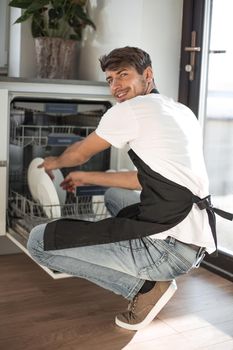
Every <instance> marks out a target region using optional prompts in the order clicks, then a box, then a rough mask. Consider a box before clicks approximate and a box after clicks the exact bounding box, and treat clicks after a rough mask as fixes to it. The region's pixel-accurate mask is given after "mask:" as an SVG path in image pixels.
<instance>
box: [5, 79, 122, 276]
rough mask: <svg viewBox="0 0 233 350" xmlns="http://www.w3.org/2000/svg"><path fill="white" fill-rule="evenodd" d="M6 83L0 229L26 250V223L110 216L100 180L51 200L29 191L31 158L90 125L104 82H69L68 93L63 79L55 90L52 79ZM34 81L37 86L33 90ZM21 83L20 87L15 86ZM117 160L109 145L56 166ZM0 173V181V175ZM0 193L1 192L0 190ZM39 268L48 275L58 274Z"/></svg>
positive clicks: (60, 147)
mask: <svg viewBox="0 0 233 350" xmlns="http://www.w3.org/2000/svg"><path fill="white" fill-rule="evenodd" d="M8 85H9V87H10V89H9V87H8V89H5V90H3V89H2V95H1V88H2V86H1V83H0V100H1V96H2V101H3V102H4V103H5V114H4V115H5V118H6V125H7V126H6V130H5V131H6V135H5V134H4V135H2V138H3V140H2V142H3V141H4V139H5V141H6V143H7V145H5V144H4V145H3V146H4V147H3V149H6V161H5V162H4V159H3V160H2V161H1V162H0V171H4V170H5V171H6V174H5V181H6V189H4V190H5V196H6V198H5V205H6V208H5V209H6V210H5V221H6V222H5V232H1V234H6V235H7V236H8V238H10V239H11V241H13V242H14V243H15V244H17V246H19V247H20V248H21V249H22V250H23V251H24V252H25V253H27V254H29V253H28V252H27V248H26V245H27V240H28V237H29V233H30V231H31V229H32V228H33V227H34V226H36V225H39V224H41V223H46V222H49V221H51V220H54V219H57V218H59V217H62V218H64V217H69V218H77V219H81V220H88V221H97V220H101V219H104V218H106V217H108V216H110V214H109V213H108V211H107V208H106V207H105V204H104V193H105V191H106V188H104V187H101V186H79V187H77V189H76V192H75V193H70V192H66V193H65V195H64V193H63V198H62V199H61V198H60V197H59V199H60V200H59V203H56V204H55V205H54V204H51V205H48V204H46V205H43V204H41V202H39V201H37V200H35V199H33V197H32V194H31V191H30V188H29V184H28V169H29V167H30V164H31V162H32V160H34V159H36V158H38V159H42V158H45V157H47V156H58V155H60V154H61V153H62V152H63V151H64V150H65V149H66V148H67V147H68V146H70V145H71V144H73V143H74V142H76V141H80V140H82V139H84V138H85V137H87V136H88V135H89V134H90V133H91V132H93V131H94V130H95V129H96V127H97V125H98V123H99V121H100V119H101V117H102V116H103V114H104V113H105V112H106V111H107V110H108V108H110V107H111V106H112V105H113V103H114V102H113V101H112V99H111V97H110V95H109V94H108V88H107V87H105V86H104V84H101V83H100V84H97V83H96V85H94V86H92V91H93V92H91V93H90V91H89V90H90V84H87V85H85V84H84V86H83V84H82V85H81V88H82V90H83V88H84V92H83V91H82V93H79V92H78V91H79V86H74V87H73V89H72V87H71V90H72V93H71V92H69V93H64V90H65V88H66V85H63V84H61V86H59V84H58V86H57V85H56V88H57V90H58V92H51V87H54V85H53V84H47V85H46V90H47V91H43V89H41V88H40V85H39V84H38V83H36V84H33V83H32V84H30V88H29V87H28V88H27V91H25V84H23V83H22V84H21V85H19V88H18V91H14V90H13V89H15V86H14V85H13V84H8ZM26 85H27V84H26ZM43 85H44V84H43ZM48 85H50V87H49V86H48ZM38 86H39V88H40V90H39V92H38V91H33V90H37V87H38ZM62 87H63V89H62ZM85 87H86V89H85ZM98 88H99V89H101V95H100V94H99V93H96V91H97V90H98ZM21 89H22V90H23V89H24V91H20V90H21ZM59 89H61V90H59ZM16 90H17V89H16ZM85 90H86V91H85ZM4 96H5V99H4ZM6 97H7V98H6ZM3 107H4V104H3ZM6 146H7V147H6ZM120 152H121V151H120ZM122 160H124V158H122V157H121V155H120V153H119V151H118V150H116V149H114V148H113V147H111V148H109V149H107V150H104V151H103V152H101V153H99V154H96V155H95V156H93V157H92V158H91V159H90V160H89V161H88V162H86V163H85V164H83V165H80V166H76V167H73V168H64V169H61V170H60V171H61V174H62V177H63V178H64V177H65V176H66V175H67V174H68V173H69V172H70V171H75V170H81V171H109V170H110V171H114V170H119V169H120V168H127V164H126V163H125V161H123V162H122ZM1 178H2V180H1V182H2V181H3V177H1ZM0 187H1V184H0ZM3 187H4V184H3V183H2V188H3ZM0 190H1V188H0ZM3 192H4V191H3ZM3 195H4V193H2V194H1V196H3ZM55 206H56V208H55ZM0 214H1V213H0ZM2 215H4V213H2ZM0 216H1V215H0ZM1 231H2V230H1ZM44 269H45V270H46V271H47V272H48V273H49V274H50V275H51V276H52V277H54V278H58V277H63V275H64V274H60V273H56V272H55V271H50V270H49V269H47V268H44Z"/></svg>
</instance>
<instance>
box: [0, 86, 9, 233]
mask: <svg viewBox="0 0 233 350" xmlns="http://www.w3.org/2000/svg"><path fill="white" fill-rule="evenodd" d="M0 116H1V128H0V142H1V143H0V203H1V205H0V235H5V234H6V209H7V205H6V202H7V189H8V182H7V158H8V157H7V152H8V143H9V140H8V125H9V108H8V90H5V89H3V90H2V89H0Z"/></svg>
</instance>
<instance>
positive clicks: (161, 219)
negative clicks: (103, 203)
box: [44, 150, 233, 250]
mask: <svg viewBox="0 0 233 350" xmlns="http://www.w3.org/2000/svg"><path fill="white" fill-rule="evenodd" d="M128 153H129V156H130V158H131V160H132V161H133V163H134V165H135V166H136V168H137V170H138V180H139V182H140V184H141V186H142V191H141V197H140V203H136V204H133V205H130V206H128V207H126V208H123V209H122V210H121V211H120V212H119V213H118V215H117V216H116V217H111V218H107V219H103V220H100V221H97V222H90V221H83V220H78V219H77V220H76V219H69V218H67V219H66V218H64V219H58V220H55V221H52V222H50V223H48V224H47V226H46V229H45V234H44V249H45V250H56V249H64V248H74V247H81V246H89V245H96V244H104V243H113V242H119V241H125V240H131V239H136V238H142V237H146V236H150V235H153V234H156V233H160V232H163V231H166V230H169V229H170V228H172V227H174V226H176V225H178V224H179V223H180V222H181V221H182V220H184V219H185V217H186V216H187V215H188V214H189V212H190V210H191V209H192V206H193V205H197V206H198V208H199V209H200V210H207V213H208V217H209V223H210V226H211V229H212V233H213V237H214V240H215V243H216V246H217V239H216V229H215V213H216V214H218V215H221V216H222V217H224V218H226V219H229V220H233V214H230V213H226V212H224V211H222V210H220V209H216V208H213V206H212V204H211V201H210V196H207V197H205V198H203V199H201V198H199V197H198V196H195V195H193V193H192V192H191V191H190V190H189V189H188V188H186V187H184V186H181V185H179V184H177V183H175V182H173V181H170V180H168V179H166V178H165V177H163V176H162V175H160V174H159V173H157V172H155V171H153V170H152V169H151V168H150V167H149V166H148V165H147V164H145V163H144V162H143V161H142V160H141V159H140V158H139V157H138V156H137V155H136V153H135V152H134V151H133V150H130V151H129V152H128Z"/></svg>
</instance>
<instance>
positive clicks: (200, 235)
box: [96, 94, 215, 253]
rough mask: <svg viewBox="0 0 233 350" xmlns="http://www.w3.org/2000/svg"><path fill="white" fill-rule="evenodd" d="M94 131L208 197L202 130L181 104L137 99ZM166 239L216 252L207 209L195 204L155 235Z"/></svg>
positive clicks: (114, 111)
mask: <svg viewBox="0 0 233 350" xmlns="http://www.w3.org/2000/svg"><path fill="white" fill-rule="evenodd" d="M96 133H97V135H98V136H100V137H101V138H103V139H104V140H106V141H108V142H109V143H110V144H112V145H113V146H115V147H116V148H122V147H124V146H125V145H126V144H128V145H129V147H130V148H131V149H132V150H133V151H134V152H135V153H136V154H137V155H138V156H139V157H140V158H141V159H142V160H143V161H144V162H145V163H146V164H147V165H148V166H149V167H150V168H151V169H152V170H154V171H156V172H157V173H159V174H161V175H162V176H164V177H166V178H167V179H169V180H171V181H174V182H176V183H178V184H180V185H182V186H185V187H187V188H188V189H189V190H190V191H191V192H192V193H193V194H195V195H197V196H199V197H200V198H203V197H205V196H207V195H208V194H209V192H208V191H209V189H208V187H209V184H208V177H207V173H206V168H205V164H204V157H203V148H202V133H201V129H200V126H199V123H198V121H197V119H196V117H195V115H194V114H193V113H192V111H191V110H190V109H189V108H188V107H186V106H184V105H183V104H180V103H177V102H175V101H173V100H172V99H170V98H168V97H166V96H163V95H161V94H148V95H144V96H137V97H135V98H132V99H130V100H128V101H125V102H122V103H119V104H116V105H115V106H113V107H112V108H110V109H109V110H108V111H107V112H106V113H105V114H104V116H103V117H102V118H101V120H100V123H99V125H98V127H97V129H96ZM167 236H172V237H175V238H176V239H178V240H180V241H182V242H185V243H190V244H195V245H198V246H201V247H206V248H207V251H208V252H209V253H211V252H213V251H214V250H215V243H214V240H213V236H212V233H211V229H210V226H209V221H208V216H207V213H206V210H200V209H199V208H198V207H197V205H196V204H194V205H193V207H192V210H191V211H190V213H189V214H188V216H187V217H186V218H185V219H184V220H183V221H182V222H181V223H180V224H178V225H176V226H175V227H173V228H172V229H170V230H167V231H164V232H161V233H157V234H155V235H153V236H151V237H153V238H158V239H165V238H166V237H167Z"/></svg>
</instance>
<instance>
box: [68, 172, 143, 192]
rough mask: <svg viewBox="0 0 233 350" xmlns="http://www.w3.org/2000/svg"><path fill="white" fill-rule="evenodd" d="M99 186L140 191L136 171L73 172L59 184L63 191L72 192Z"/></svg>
mask: <svg viewBox="0 0 233 350" xmlns="http://www.w3.org/2000/svg"><path fill="white" fill-rule="evenodd" d="M83 185H99V186H106V187H119V188H126V189H129V190H140V189H141V185H140V183H139V181H138V177H137V171H124V172H111V173H110V172H109V173H108V172H99V171H90V172H84V171H74V172H71V173H69V174H68V175H67V176H66V178H65V179H64V181H63V182H62V183H61V186H62V187H63V189H65V190H67V191H70V192H73V191H74V190H75V188H76V187H77V186H83Z"/></svg>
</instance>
